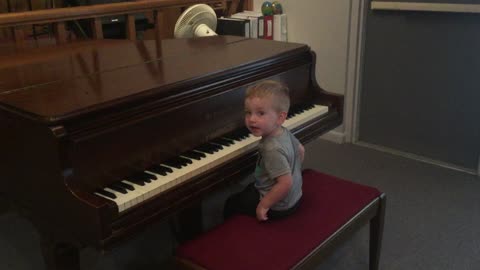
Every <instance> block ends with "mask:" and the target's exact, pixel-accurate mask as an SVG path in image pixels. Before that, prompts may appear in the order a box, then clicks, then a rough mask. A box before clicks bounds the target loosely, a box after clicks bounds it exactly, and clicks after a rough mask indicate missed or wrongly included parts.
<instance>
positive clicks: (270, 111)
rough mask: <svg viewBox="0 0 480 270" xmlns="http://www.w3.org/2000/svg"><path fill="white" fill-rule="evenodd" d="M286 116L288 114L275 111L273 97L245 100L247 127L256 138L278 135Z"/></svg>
mask: <svg viewBox="0 0 480 270" xmlns="http://www.w3.org/2000/svg"><path fill="white" fill-rule="evenodd" d="M286 116H287V113H286V112H280V113H279V112H277V111H276V110H275V109H274V106H273V98H272V97H261V98H260V97H251V98H247V99H245V125H246V126H247V128H248V130H250V132H251V133H252V134H253V135H254V136H256V137H260V136H262V137H268V136H271V135H277V134H278V133H279V132H280V131H281V129H280V127H281V125H282V124H283V122H284V121H285V118H286Z"/></svg>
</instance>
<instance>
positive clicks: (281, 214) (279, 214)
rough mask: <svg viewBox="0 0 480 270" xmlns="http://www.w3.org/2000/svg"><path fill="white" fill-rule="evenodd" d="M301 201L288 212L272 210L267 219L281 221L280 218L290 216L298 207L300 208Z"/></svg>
mask: <svg viewBox="0 0 480 270" xmlns="http://www.w3.org/2000/svg"><path fill="white" fill-rule="evenodd" d="M300 201H301V199H300V200H298V202H297V203H296V204H295V205H294V206H292V207H291V208H290V209H287V210H282V211H275V210H271V209H270V210H269V211H268V213H267V217H268V218H269V219H279V218H284V217H287V216H290V215H291V214H293V213H294V212H295V211H296V210H297V208H298V206H300Z"/></svg>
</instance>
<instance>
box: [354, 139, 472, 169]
mask: <svg viewBox="0 0 480 270" xmlns="http://www.w3.org/2000/svg"><path fill="white" fill-rule="evenodd" d="M354 144H356V145H359V146H363V147H367V148H371V149H375V150H378V151H381V152H385V153H389V154H392V155H396V156H401V157H405V158H410V159H413V160H417V161H420V162H424V163H428V164H432V165H436V166H440V167H443V168H447V169H451V170H455V171H460V172H464V173H468V174H473V175H477V176H480V175H479V174H478V171H477V170H475V169H469V168H465V167H462V166H458V165H455V164H451V163H448V162H444V161H440V160H435V159H431V158H427V157H424V156H420V155H416V154H411V153H407V152H403V151H400V150H395V149H392V148H388V147H385V146H380V145H376V144H371V143H366V142H360V141H357V142H355V143H354Z"/></svg>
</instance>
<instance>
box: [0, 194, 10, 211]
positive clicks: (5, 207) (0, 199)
mask: <svg viewBox="0 0 480 270" xmlns="http://www.w3.org/2000/svg"><path fill="white" fill-rule="evenodd" d="M9 210H10V201H9V200H7V198H5V197H4V195H3V194H1V193H0V215H3V214H5V213H7V212H8V211H9Z"/></svg>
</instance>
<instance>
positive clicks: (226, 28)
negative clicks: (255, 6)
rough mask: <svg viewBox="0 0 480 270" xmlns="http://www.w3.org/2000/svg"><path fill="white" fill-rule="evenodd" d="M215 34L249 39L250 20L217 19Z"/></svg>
mask: <svg viewBox="0 0 480 270" xmlns="http://www.w3.org/2000/svg"><path fill="white" fill-rule="evenodd" d="M215 32H216V33H217V34H219V35H232V36H242V37H247V38H249V37H250V20H246V19H238V18H224V17H220V18H218V19H217V29H216V30H215Z"/></svg>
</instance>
